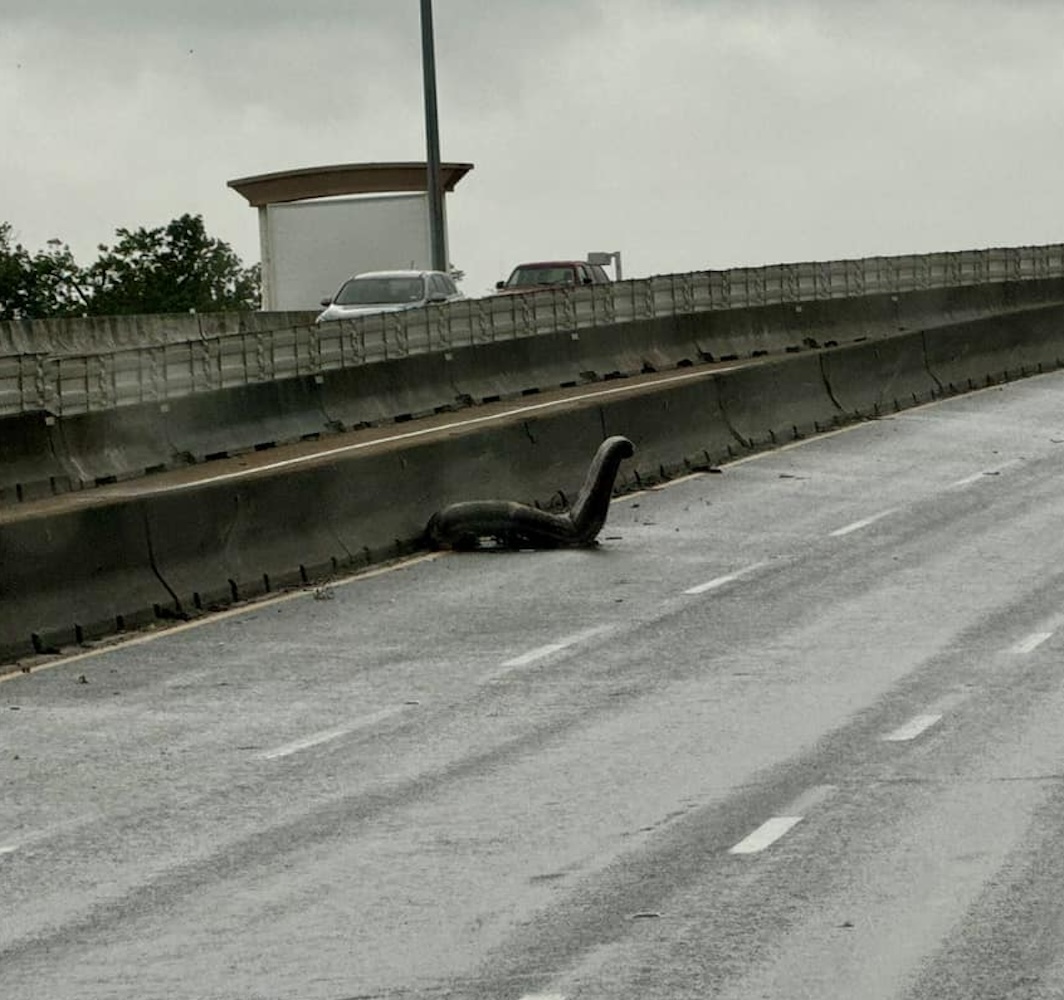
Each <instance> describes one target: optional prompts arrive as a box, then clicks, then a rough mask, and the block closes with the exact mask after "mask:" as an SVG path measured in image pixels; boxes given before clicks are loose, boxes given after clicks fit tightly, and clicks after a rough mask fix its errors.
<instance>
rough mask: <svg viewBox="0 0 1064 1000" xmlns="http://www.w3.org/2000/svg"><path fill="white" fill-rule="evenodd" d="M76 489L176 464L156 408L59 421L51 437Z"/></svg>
mask: <svg viewBox="0 0 1064 1000" xmlns="http://www.w3.org/2000/svg"><path fill="white" fill-rule="evenodd" d="M54 438H58V439H59V440H60V441H61V444H62V451H61V455H62V460H63V464H64V465H65V466H66V467H67V469H68V471H69V475H70V478H71V479H72V480H73V481H75V482H76V483H77V484H78V486H79V487H87V486H100V485H103V484H105V483H113V482H118V481H120V480H123V479H130V478H133V477H134V476H143V475H144V474H146V473H150V472H160V471H162V470H163V469H169V468H172V467H173V466H174V465H176V464H181V462H180V461H179V460H178V459H177V457H176V456H175V454H174V450H173V448H172V447H171V446H170V442H169V441H168V439H167V433H166V426H165V418H164V416H163V415H162V414H161V413H160V412H159V407H158V405H156V404H150V403H144V404H139V405H136V406H129V407H123V408H122V409H120V410H103V411H100V412H97V413H82V414H79V415H77V416H73V417H59V418H57V419H56V421H55V427H54V429H53V439H54Z"/></svg>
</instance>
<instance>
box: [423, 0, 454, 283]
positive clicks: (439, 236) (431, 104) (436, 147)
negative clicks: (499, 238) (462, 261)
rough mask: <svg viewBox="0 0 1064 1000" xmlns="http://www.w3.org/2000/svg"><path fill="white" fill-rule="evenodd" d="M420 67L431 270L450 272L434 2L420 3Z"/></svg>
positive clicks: (428, 0)
mask: <svg viewBox="0 0 1064 1000" xmlns="http://www.w3.org/2000/svg"><path fill="white" fill-rule="evenodd" d="M421 66H422V70H423V71H424V76H425V140H426V145H427V147H428V156H427V161H428V182H427V186H428V194H429V236H430V241H431V247H432V269H433V270H434V271H447V270H448V267H447V248H446V246H445V242H444V236H443V186H442V184H441V182H440V124H439V119H438V116H437V113H436V55H435V52H434V49H433V41H432V0H421Z"/></svg>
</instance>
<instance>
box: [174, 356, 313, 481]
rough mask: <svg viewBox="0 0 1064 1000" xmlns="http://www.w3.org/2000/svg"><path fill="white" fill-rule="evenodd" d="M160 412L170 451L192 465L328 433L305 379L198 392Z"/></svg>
mask: <svg viewBox="0 0 1064 1000" xmlns="http://www.w3.org/2000/svg"><path fill="white" fill-rule="evenodd" d="M160 409H161V410H162V411H163V421H164V424H165V427H166V433H167V437H168V439H169V441H170V447H171V449H172V450H173V452H174V453H175V454H176V455H178V456H185V457H186V458H187V459H189V460H192V461H196V462H202V461H206V460H208V459H212V458H219V457H223V456H227V455H238V454H241V453H242V452H248V451H256V450H262V449H265V448H273V447H276V446H277V445H281V444H289V443H293V442H296V441H304V440H312V439H314V438H317V437H320V436H321V435H322V434H324V433H326V432H327V431H328V430H329V429H330V428H329V419H328V417H327V416H326V415H325V411H324V410H323V409H322V404H321V393H320V390H319V386H318V385H317V383H316V381H315V380H314V378H313V377H309V376H308V377H303V378H291V379H285V380H284V381H280V382H258V383H254V384H251V385H245V386H239V387H237V388H234V389H225V390H218V391H216V392H204V393H198V394H196V395H195V396H185V397H182V398H181V399H175V400H171V401H170V402H168V403H165V404H163V405H162V407H160Z"/></svg>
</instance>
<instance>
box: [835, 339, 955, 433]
mask: <svg viewBox="0 0 1064 1000" xmlns="http://www.w3.org/2000/svg"><path fill="white" fill-rule="evenodd" d="M924 341H925V335H924V334H923V333H922V332H921V331H916V332H914V333H910V334H904V335H899V336H896V337H889V338H885V339H881V340H870V341H865V342H863V343H860V344H849V345H846V346H845V347H836V348H832V349H831V350H827V351H824V353H823V354H822V355H821V358H820V360H821V369H822V371H823V374H824V379H825V380H826V383H827V386H828V390H829V391H830V393H831V398H832V399H833V400H834V401H835V402H836V403H837V404H838V405H839V408H840V409H841V411H842V412H843V413H844V414H846V415H847V416H850V417H878V416H880V415H882V414H884V413H893V412H896V411H898V410H902V409H904V408H905V407H907V406H914V405H917V404H919V403H926V402H929V401H930V400H932V399H934V398H935V397H936V396H938V395H941V392H942V385H941V384H940V383H939V382H938V381H937V380H936V379H935V377H934V376H933V375H932V373H931V372H930V371H929V370H928V367H927V358H926V355H925V352H924Z"/></svg>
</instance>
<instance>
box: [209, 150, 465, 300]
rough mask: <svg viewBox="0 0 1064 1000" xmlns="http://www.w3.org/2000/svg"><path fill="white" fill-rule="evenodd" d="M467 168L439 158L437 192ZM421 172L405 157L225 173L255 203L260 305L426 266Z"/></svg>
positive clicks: (424, 168) (424, 172)
mask: <svg viewBox="0 0 1064 1000" xmlns="http://www.w3.org/2000/svg"><path fill="white" fill-rule="evenodd" d="M472 169H473V164H472V163H441V164H440V184H441V186H442V188H443V192H444V194H446V193H447V192H450V191H454V189H455V185H457V184H458V182H459V181H460V180H461V179H462V178H463V177H465V175H466V174H467V173H469V171H470V170H472ZM428 179H429V172H428V164H427V163H424V162H413V163H409V162H407V163H337V164H332V165H330V166H323V167H303V168H300V169H297V170H281V171H277V172H276V173H270V174H258V175H256V176H254V177H239V178H237V179H236V180H231V181H229V182H228V186H229V187H230V188H232V189H233V190H234V191H236V193H237V194H239V195H241V196H242V197H244V198H245V199H246V200H247V202H248V204H249V205H250V206H251V207H252V208H255V209H257V210H258V214H259V244H260V248H261V252H262V308H263V309H265V310H267V311H289V310H295V311H302V310H308V309H313V308H315V307H317V306H318V304H319V303H320V302H321V301H322V300H323V299H324V298H325V297H327V296H329V295H331V294H332V293H333V292H334V291H335V290H336V288H337V287H338V284H339V282H340V281H341V280H343V279H345V278H346V277H348V276H350V275H351V274H353V273H357V272H359V271H367V270H387V269H392V268H398V267H401V268H407V267H416V268H419V269H429V268H431V266H432V264H431V260H432V249H431V232H430V228H431V224H430V221H429V214H428V213H429V208H428ZM345 196H346V197H345ZM444 251H445V254H446V252H447V232H446V212H444ZM445 259H447V260H449V259H450V258H449V257H446V258H445Z"/></svg>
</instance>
